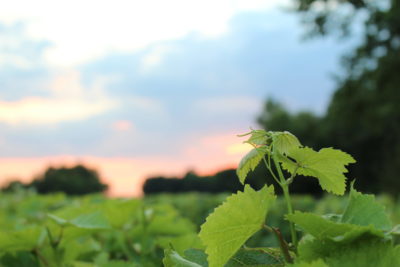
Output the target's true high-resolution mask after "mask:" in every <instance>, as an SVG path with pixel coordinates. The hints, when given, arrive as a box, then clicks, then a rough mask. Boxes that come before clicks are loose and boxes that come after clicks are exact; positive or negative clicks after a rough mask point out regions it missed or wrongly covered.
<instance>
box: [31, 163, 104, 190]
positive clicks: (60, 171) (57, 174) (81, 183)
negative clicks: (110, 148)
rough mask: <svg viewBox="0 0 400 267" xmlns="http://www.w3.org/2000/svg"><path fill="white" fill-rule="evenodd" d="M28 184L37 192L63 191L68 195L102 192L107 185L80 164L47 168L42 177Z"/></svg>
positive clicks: (92, 171) (94, 172) (93, 172)
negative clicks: (70, 166) (69, 166)
mask: <svg viewBox="0 0 400 267" xmlns="http://www.w3.org/2000/svg"><path fill="white" fill-rule="evenodd" d="M30 186H32V187H34V188H35V189H36V190H37V191H38V193H41V194H46V193H53V192H64V193H66V194H68V195H84V194H90V193H97V192H103V191H105V190H106V189H107V185H105V184H103V183H101V181H100V178H99V175H98V174H97V172H96V171H95V170H91V169H88V168H86V167H85V166H82V165H77V166H75V167H72V168H65V167H63V168H52V167H50V168H48V169H47V170H46V171H45V173H44V174H43V176H42V177H40V178H38V179H35V180H34V181H33V182H32V183H31V184H30Z"/></svg>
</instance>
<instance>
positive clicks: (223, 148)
mask: <svg viewBox="0 0 400 267" xmlns="http://www.w3.org/2000/svg"><path fill="white" fill-rule="evenodd" d="M124 127H125V126H124ZM238 141H239V142H240V140H238V138H237V137H236V135H234V134H230V133H228V134H219V135H212V136H206V137H203V138H200V139H198V140H196V142H194V143H191V144H190V145H189V146H188V147H186V148H185V149H184V150H183V153H182V155H180V156H175V157H160V156H154V157H95V156H81V157H78V156H73V155H64V156H54V157H37V158H0V184H1V185H4V184H5V183H7V182H9V181H10V180H11V179H14V180H15V178H18V179H19V180H21V181H23V182H30V181H31V180H32V179H33V178H34V177H35V176H38V175H40V174H42V173H43V172H44V171H45V170H46V169H47V168H48V167H49V166H54V167H62V166H66V167H72V166H74V165H77V164H83V165H85V166H87V167H89V168H93V169H95V170H97V171H98V173H99V175H100V177H101V179H102V181H103V182H104V183H106V184H108V185H109V191H108V192H107V195H109V196H112V197H132V196H133V197H140V196H141V195H142V194H143V192H142V186H143V183H144V181H145V180H146V178H149V177H154V176H165V177H171V176H174V177H182V176H183V175H184V174H185V173H186V172H187V171H189V170H192V171H195V172H196V173H197V174H199V175H202V176H207V175H212V174H215V173H216V172H218V171H221V170H224V169H232V168H236V166H237V164H238V163H239V161H240V159H241V158H242V157H243V155H245V154H246V153H247V152H248V151H249V150H250V149H251V147H249V145H246V144H240V143H239V144H238Z"/></svg>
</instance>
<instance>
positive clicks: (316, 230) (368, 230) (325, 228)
mask: <svg viewBox="0 0 400 267" xmlns="http://www.w3.org/2000/svg"><path fill="white" fill-rule="evenodd" d="M286 219H288V220H289V221H291V222H293V223H295V224H296V225H298V226H300V227H301V228H302V229H303V230H304V231H305V232H307V233H309V234H310V235H312V236H313V237H315V238H316V239H318V240H326V239H329V240H332V241H335V242H342V243H347V242H351V241H353V240H356V239H358V238H359V237H361V236H363V235H369V236H371V237H378V238H381V237H384V233H383V231H381V230H378V229H376V228H375V227H374V226H372V225H369V226H361V225H355V224H349V223H341V222H333V221H330V220H329V219H326V218H323V217H321V216H319V215H317V214H313V213H308V212H299V211H296V212H295V213H294V214H289V215H286Z"/></svg>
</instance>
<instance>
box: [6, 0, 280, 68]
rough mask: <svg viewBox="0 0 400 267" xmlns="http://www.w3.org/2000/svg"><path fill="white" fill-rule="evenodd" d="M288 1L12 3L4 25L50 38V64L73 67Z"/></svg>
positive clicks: (215, 28) (223, 25)
mask: <svg viewBox="0 0 400 267" xmlns="http://www.w3.org/2000/svg"><path fill="white" fill-rule="evenodd" d="M286 2H288V1H287V0H253V1H251V0H247V1H245V0H219V1H214V0H204V1H187V0H170V1H161V0H148V1H131V0H115V1H95V0H86V1H80V0H70V1H51V0H38V1H25V0H14V1H9V2H8V3H7V5H3V6H2V8H1V10H0V21H2V22H6V23H15V22H18V21H24V22H26V23H27V32H28V34H29V35H30V37H31V38H35V39H38V40H48V41H50V42H51V43H52V44H53V45H52V47H50V48H47V50H46V53H45V57H46V60H47V62H48V63H51V64H53V65H57V66H73V65H76V64H80V63H83V62H87V61H90V60H93V59H95V58H97V57H100V56H103V55H105V54H106V53H109V52H112V51H135V50H137V49H142V48H144V47H146V46H147V45H149V44H152V43H155V42H159V41H164V40H171V39H177V38H182V37H183V36H185V35H186V34H188V33H191V32H198V33H200V34H201V35H202V36H204V37H206V38H208V37H214V36H218V35H220V34H222V33H224V32H225V31H226V30H227V25H228V22H229V20H230V19H231V18H232V16H234V15H235V14H237V13H239V12H241V11H244V10H255V9H266V8H271V7H275V6H277V5H279V4H281V3H286Z"/></svg>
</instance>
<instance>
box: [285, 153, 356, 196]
mask: <svg viewBox="0 0 400 267" xmlns="http://www.w3.org/2000/svg"><path fill="white" fill-rule="evenodd" d="M289 156H290V158H292V159H294V160H295V161H296V162H293V161H292V160H290V159H288V158H285V157H283V156H281V157H279V160H280V161H281V163H282V167H283V168H284V169H286V170H287V171H289V172H290V173H292V174H293V173H294V172H296V173H297V174H301V175H304V176H312V177H315V178H317V179H318V181H319V184H320V185H321V187H322V189H324V190H326V191H328V192H331V193H333V194H336V195H343V194H344V192H345V189H346V177H345V176H344V173H347V168H346V166H347V165H348V164H349V163H354V162H355V160H354V158H353V157H352V156H350V155H349V154H347V153H345V152H343V151H341V150H338V149H333V148H323V149H321V150H320V151H318V152H317V151H315V150H313V149H311V148H309V147H298V148H293V149H291V150H290V155H289Z"/></svg>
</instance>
